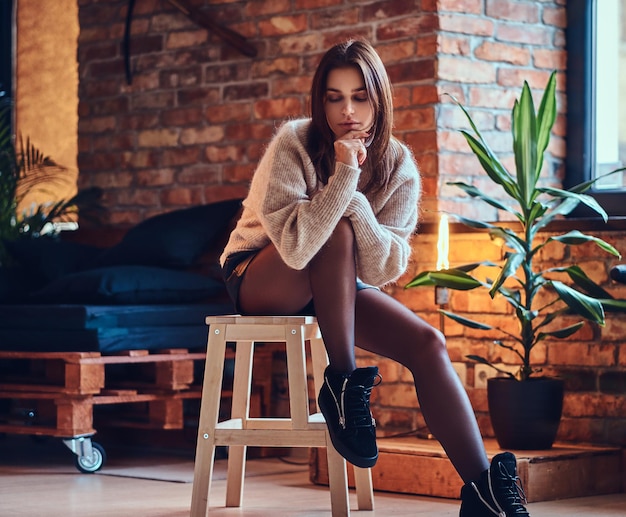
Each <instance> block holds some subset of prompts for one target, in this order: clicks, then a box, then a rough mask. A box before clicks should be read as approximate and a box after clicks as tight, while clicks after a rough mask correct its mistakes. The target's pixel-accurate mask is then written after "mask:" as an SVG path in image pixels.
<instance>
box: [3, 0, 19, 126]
mask: <svg viewBox="0 0 626 517" xmlns="http://www.w3.org/2000/svg"><path fill="white" fill-rule="evenodd" d="M0 4H1V5H0V92H4V95H2V96H0V104H5V103H9V104H10V103H11V99H12V98H13V70H14V67H13V60H14V55H13V53H14V50H15V49H14V39H13V26H14V23H13V22H14V19H15V12H14V9H13V0H7V1H2V2H0ZM5 116H7V117H10V113H6V114H5ZM9 122H11V120H9Z"/></svg>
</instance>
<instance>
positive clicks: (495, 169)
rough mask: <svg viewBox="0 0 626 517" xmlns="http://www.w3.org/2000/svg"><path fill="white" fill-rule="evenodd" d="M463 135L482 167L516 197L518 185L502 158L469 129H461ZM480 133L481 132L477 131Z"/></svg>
mask: <svg viewBox="0 0 626 517" xmlns="http://www.w3.org/2000/svg"><path fill="white" fill-rule="evenodd" d="M461 133H462V135H463V136H464V137H465V140H466V141H467V143H468V144H469V146H470V149H471V150H472V152H473V153H474V154H475V155H476V157H477V158H478V161H479V162H480V164H481V166H482V168H483V169H484V171H485V172H486V173H487V175H488V176H489V177H490V178H491V179H492V180H493V181H494V182H495V183H496V184H498V185H501V186H502V187H503V188H504V189H505V190H506V192H507V193H508V194H509V195H510V196H512V197H514V198H516V197H517V185H516V184H515V182H514V181H513V179H512V178H511V176H510V175H509V173H508V172H507V170H506V169H505V168H504V165H502V164H501V163H500V160H499V159H498V157H497V156H495V155H494V154H493V153H492V152H491V150H490V149H489V148H488V147H487V145H486V144H485V142H484V141H483V140H482V137H481V139H480V140H477V139H476V138H475V137H474V136H473V135H471V134H470V133H468V132H467V131H464V130H461ZM477 134H478V135H480V133H477Z"/></svg>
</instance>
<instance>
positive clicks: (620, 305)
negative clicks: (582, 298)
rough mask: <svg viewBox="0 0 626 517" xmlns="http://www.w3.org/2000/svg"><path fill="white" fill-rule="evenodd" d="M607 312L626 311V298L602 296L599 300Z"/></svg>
mask: <svg viewBox="0 0 626 517" xmlns="http://www.w3.org/2000/svg"><path fill="white" fill-rule="evenodd" d="M598 301H599V302H600V303H601V304H602V307H603V308H604V310H605V311H606V312H626V300H616V299H615V298H602V299H599V300H598Z"/></svg>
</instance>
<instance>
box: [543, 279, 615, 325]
mask: <svg viewBox="0 0 626 517" xmlns="http://www.w3.org/2000/svg"><path fill="white" fill-rule="evenodd" d="M550 283H551V284H552V287H554V290H555V291H556V292H557V294H558V295H559V298H560V299H561V300H563V301H564V302H565V304H566V305H567V306H568V307H569V308H570V309H571V310H572V311H573V312H574V313H576V314H578V315H579V316H582V317H583V318H586V319H588V320H590V321H593V322H594V323H597V324H598V325H601V326H604V322H605V320H604V309H603V308H602V303H600V302H599V301H598V300H596V299H595V298H591V297H590V296H587V295H586V294H583V293H581V292H579V291H577V290H576V289H572V288H571V287H569V286H567V285H565V284H563V283H562V282H558V281H556V280H552V281H551V282H550Z"/></svg>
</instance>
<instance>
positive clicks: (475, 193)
mask: <svg viewBox="0 0 626 517" xmlns="http://www.w3.org/2000/svg"><path fill="white" fill-rule="evenodd" d="M447 184H448V185H451V186H454V187H458V188H460V189H461V190H462V191H464V192H465V193H466V194H467V195H468V196H470V197H477V198H479V199H480V200H482V201H484V202H485V203H487V204H489V205H491V206H493V207H495V208H497V209H498V210H504V211H505V212H510V213H513V214H514V213H515V210H513V209H512V208H511V207H509V206H507V205H505V204H504V203H502V202H500V201H498V200H497V199H494V198H492V197H490V196H487V195H486V194H485V193H484V192H482V191H481V190H480V189H478V188H476V187H474V186H473V185H468V184H467V183H463V182H460V181H459V182H452V181H450V182H448V183H447Z"/></svg>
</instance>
